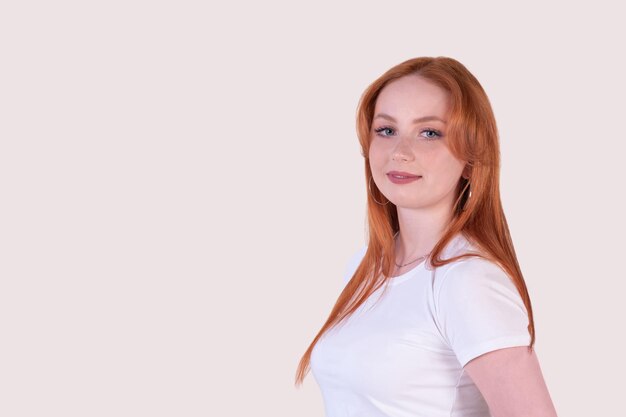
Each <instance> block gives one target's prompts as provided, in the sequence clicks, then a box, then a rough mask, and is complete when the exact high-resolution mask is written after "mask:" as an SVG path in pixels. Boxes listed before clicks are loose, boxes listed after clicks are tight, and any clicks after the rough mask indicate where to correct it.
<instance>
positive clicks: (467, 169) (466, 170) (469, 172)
mask: <svg viewBox="0 0 626 417" xmlns="http://www.w3.org/2000/svg"><path fill="white" fill-rule="evenodd" d="M461 175H462V176H463V178H465V179H468V178H470V177H471V176H472V167H471V166H469V165H465V168H463V173H462V174H461Z"/></svg>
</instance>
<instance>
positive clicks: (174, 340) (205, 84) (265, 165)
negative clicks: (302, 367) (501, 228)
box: [0, 1, 626, 417]
mask: <svg viewBox="0 0 626 417" xmlns="http://www.w3.org/2000/svg"><path fill="white" fill-rule="evenodd" d="M208 3H209V2H200V1H198V2H190V1H176V2H174V1H169V2H167V1H161V2H149V1H143V2H141V1H107V2H104V1H102V2H79V1H59V2H28V1H25V2H12V1H8V2H3V3H2V5H1V6H0V48H1V49H0V59H1V65H0V141H1V142H0V199H1V200H0V415H3V416H64V417H70V416H81V417H83V416H251V415H255V416H322V415H323V404H322V399H321V396H320V393H319V389H318V387H317V384H316V383H315V380H314V379H313V377H312V375H311V374H309V375H308V377H307V379H306V381H305V384H304V386H303V388H302V389H300V390H297V389H295V388H294V386H293V377H294V373H295V369H296V365H297V362H298V360H299V358H300V355H301V354H302V353H303V352H304V350H305V348H306V347H307V346H308V343H309V342H310V340H311V338H312V337H313V336H314V334H315V332H317V330H318V329H319V327H320V326H321V325H322V323H323V321H324V320H325V319H326V317H327V315H328V313H329V312H330V309H331V307H332V305H333V303H334V301H335V299H336V297H337V295H338V294H339V291H340V289H341V275H342V273H343V269H344V267H345V264H346V262H347V260H348V258H349V256H350V255H351V254H352V253H353V252H354V251H355V250H357V249H358V248H359V247H360V246H361V245H362V244H363V243H364V236H365V184H364V181H363V162H362V158H361V156H360V154H359V148H358V144H357V139H356V134H355V127H354V115H355V110H356V105H357V101H358V98H359V96H360V94H361V92H362V91H363V90H364V89H365V87H366V86H367V85H368V84H369V83H370V82H371V81H373V80H374V79H375V78H376V77H378V76H379V75H380V74H381V73H382V72H384V71H385V70H386V69H387V68H389V67H391V66H392V65H395V64H397V63H399V62H401V61H404V60H406V59H409V58H411V57H415V56H439V55H444V56H450V57H454V58H456V59H458V60H460V61H461V62H462V63H464V64H465V65H466V66H467V68H468V69H469V70H470V71H472V72H473V73H474V74H475V75H476V77H477V78H478V79H479V80H480V82H481V83H482V85H483V87H484V88H485V90H486V91H487V93H488V95H489V97H490V99H491V101H492V105H493V107H494V110H495V113H496V117H497V121H498V126H499V129H500V135H501V153H502V177H501V184H502V199H503V204H504V208H505V212H506V214H507V216H508V221H509V225H510V229H511V233H512V235H513V239H514V243H515V246H516V249H517V252H518V256H519V261H520V264H521V266H522V270H523V272H524V274H525V277H526V280H527V284H528V287H529V290H530V293H531V297H532V301H533V307H534V311H535V320H536V330H537V345H536V348H537V352H538V355H539V358H540V361H541V365H542V369H543V371H544V375H545V378H546V381H547V383H548V386H549V389H550V392H551V394H552V397H553V400H554V402H555V404H556V406H557V410H558V411H559V415H560V416H592V415H595V416H602V415H615V413H616V412H619V411H620V410H622V409H623V407H622V401H621V398H622V396H623V392H622V391H623V388H624V387H623V375H624V374H625V372H626V369H625V366H624V360H623V352H624V351H625V348H626V346H625V345H624V341H623V340H624V339H623V334H622V333H623V330H621V329H622V328H623V317H624V316H625V313H626V311H625V308H624V290H625V286H624V279H625V278H626V277H625V273H624V270H623V267H622V262H621V261H622V260H623V258H624V254H623V252H624V246H625V245H624V231H625V227H624V226H625V225H624V220H623V214H624V212H625V208H626V207H625V204H624V198H623V195H622V194H623V190H624V182H623V175H622V169H623V167H624V153H623V151H624V145H623V144H624V140H625V139H626V137H625V135H624V123H623V122H624V115H623V113H624V97H625V95H626V83H625V81H624V74H625V73H626V65H625V64H624V56H623V42H622V40H623V39H624V38H625V36H624V35H625V33H624V29H623V21H622V19H621V16H623V15H622V14H621V13H620V12H619V10H618V8H617V6H611V5H612V4H614V2H609V1H596V2H593V7H590V6H579V5H575V4H572V3H571V2H564V1H563V2H536V4H533V2H530V3H528V2H526V3H510V4H506V5H505V3H504V2H497V3H496V2H494V3H493V4H490V3H485V2H469V3H468V2H458V3H447V2H434V1H433V2H417V1H404V2H393V1H392V2H387V3H385V4H383V3H382V2H364V1H359V2H356V1H351V2H325V3H323V4H321V5H314V4H311V3H302V4H298V2H287V1H284V2H276V1H269V2H252V1H248V2H241V3H231V4H229V5H228V6H225V5H220V6H209V5H208Z"/></svg>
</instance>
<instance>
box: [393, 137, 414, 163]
mask: <svg viewBox="0 0 626 417" xmlns="http://www.w3.org/2000/svg"><path fill="white" fill-rule="evenodd" d="M409 140H410V138H407V137H404V136H401V137H400V138H399V140H398V143H397V144H396V147H395V148H394V149H393V154H392V159H393V160H394V161H412V160H413V158H414V155H413V150H412V149H411V145H410V144H409Z"/></svg>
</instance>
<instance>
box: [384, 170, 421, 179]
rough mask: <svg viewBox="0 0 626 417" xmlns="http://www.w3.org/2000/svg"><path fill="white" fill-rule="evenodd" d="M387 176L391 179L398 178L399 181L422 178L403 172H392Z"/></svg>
mask: <svg viewBox="0 0 626 417" xmlns="http://www.w3.org/2000/svg"><path fill="white" fill-rule="evenodd" d="M387 176H389V177H391V178H397V179H408V178H419V177H421V175H414V174H411V173H409V172H402V171H390V172H388V173H387Z"/></svg>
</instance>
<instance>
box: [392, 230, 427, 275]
mask: <svg viewBox="0 0 626 417" xmlns="http://www.w3.org/2000/svg"><path fill="white" fill-rule="evenodd" d="M398 233H400V231H399V230H398V231H397V232H396V234H395V235H393V237H394V239H395V237H396V236H398ZM431 253H432V251H430V252H428V253H427V254H426V255H423V256H420V257H419V258H417V259H415V260H413V261H411V262H407V263H405V264H403V265H398V263H397V262H396V260H395V259H394V261H393V263H395V264H396V266H397V267H398V268H402V267H403V266H407V265H411V264H412V263H415V262H417V261H419V260H420V259H424V258H426V257H428V255H430V254H431Z"/></svg>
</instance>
